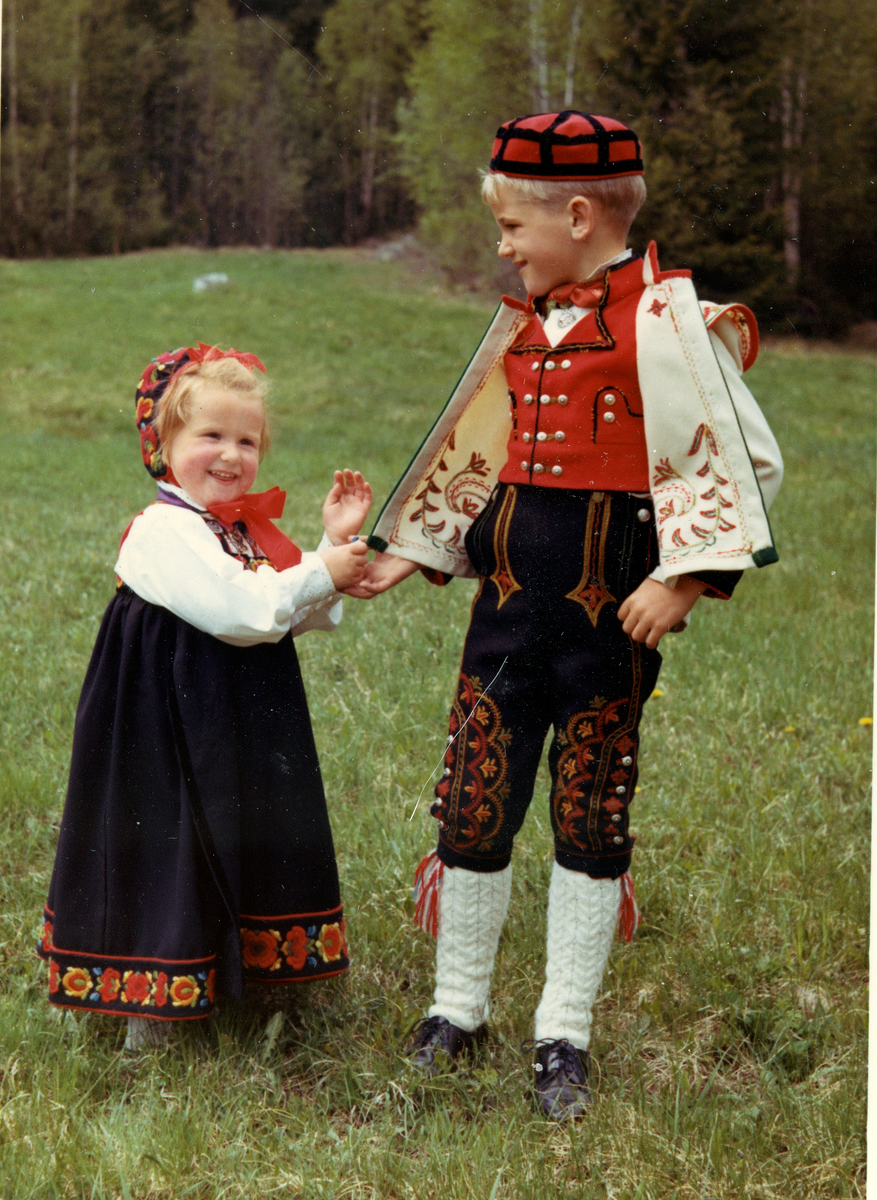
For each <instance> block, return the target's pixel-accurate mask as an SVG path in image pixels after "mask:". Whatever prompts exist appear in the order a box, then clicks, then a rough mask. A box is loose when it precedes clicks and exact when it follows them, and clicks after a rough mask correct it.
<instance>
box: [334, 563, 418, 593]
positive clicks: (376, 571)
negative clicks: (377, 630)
mask: <svg viewBox="0 0 877 1200" xmlns="http://www.w3.org/2000/svg"><path fill="white" fill-rule="evenodd" d="M419 569H420V568H419V567H418V565H417V563H414V562H409V561H408V559H407V558H399V557H398V555H396V554H386V553H384V554H376V555H375V557H374V558H373V559H372V561H371V562H370V563H368V564H367V566H366V568H365V571H364V572H363V576H362V579H361V580H360V581H359V583H358V584H357V585H356V587H352V588H348V589H347V595H348V596H355V597H356V598H357V600H371V598H372V597H373V596H379V595H380V594H381V592H386V591H387V590H388V589H389V588H391V587H393V586H394V585H395V584H397V583H401V582H402V580H403V579H407V578H408V576H409V575H413V574H414V572H415V571H417V570H419Z"/></svg>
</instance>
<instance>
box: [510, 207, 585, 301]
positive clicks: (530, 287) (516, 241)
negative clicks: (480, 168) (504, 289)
mask: <svg viewBox="0 0 877 1200" xmlns="http://www.w3.org/2000/svg"><path fill="white" fill-rule="evenodd" d="M490 207H491V209H492V210H493V215H494V216H495V217H496V223H497V225H499V228H500V232H501V233H502V241H501V242H500V243H499V256H500V258H507V259H509V261H510V262H513V263H514V265H515V266H516V267H517V268H518V274H519V275H520V276H521V278H522V279H523V281H524V286H525V287H526V289H527V291H528V293H529V294H530V295H531V296H544V295H546V293H547V292H550V291H551V289H552V288H555V287H558V286H559V285H560V284H562V283H573V282H575V281H576V280H578V279H579V278H580V274H579V272H580V264H581V257H582V247H581V242H580V241H578V240H576V239H575V238H574V237H573V233H572V230H573V220H572V216H571V214H570V211H569V208H568V207H564V208H555V207H553V206H552V205H549V204H544V203H542V202H540V201H538V200H536V201H533V200H522V199H519V198H518V197H516V196H515V195H514V193H513V192H511V191H510V190H509V189H507V188H503V187H502V186H500V188H499V189H498V198H497V199H496V200H495V201H491V204H490Z"/></svg>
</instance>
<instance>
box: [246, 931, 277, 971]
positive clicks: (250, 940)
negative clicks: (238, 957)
mask: <svg viewBox="0 0 877 1200" xmlns="http://www.w3.org/2000/svg"><path fill="white" fill-rule="evenodd" d="M241 934H242V938H243V956H244V963H245V964H246V966H248V967H260V968H261V969H262V970H263V971H269V970H272V969H274V966H275V963H277V961H278V960H277V943H278V942H279V941H280V939H279V938H278V937H277V936H276V935H275V934H273V933H269V932H268V931H267V930H265V929H263V930H262V932H261V933H256V931H255V930H254V929H243V930H241Z"/></svg>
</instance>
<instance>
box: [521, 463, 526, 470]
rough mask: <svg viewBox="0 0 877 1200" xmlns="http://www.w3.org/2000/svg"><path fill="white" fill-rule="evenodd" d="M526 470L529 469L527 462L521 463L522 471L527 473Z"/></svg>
mask: <svg viewBox="0 0 877 1200" xmlns="http://www.w3.org/2000/svg"><path fill="white" fill-rule="evenodd" d="M526 469H527V464H526V463H525V462H522V463H521V470H522V471H526Z"/></svg>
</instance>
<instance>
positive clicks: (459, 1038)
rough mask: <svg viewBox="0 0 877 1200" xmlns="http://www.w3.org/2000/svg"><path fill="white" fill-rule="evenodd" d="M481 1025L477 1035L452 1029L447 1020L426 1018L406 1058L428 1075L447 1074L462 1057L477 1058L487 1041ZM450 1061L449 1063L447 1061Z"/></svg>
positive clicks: (456, 1027)
mask: <svg viewBox="0 0 877 1200" xmlns="http://www.w3.org/2000/svg"><path fill="white" fill-rule="evenodd" d="M484 1029H485V1027H484V1026H483V1025H481V1026H480V1027H479V1028H478V1029H476V1030H475V1032H474V1033H469V1031H468V1030H467V1029H460V1027H459V1026H458V1025H452V1024H451V1022H450V1021H449V1020H447V1018H446V1017H424V1018H423V1020H421V1021H418V1022H417V1024H416V1025H415V1026H414V1028H413V1030H412V1031H411V1032H412V1034H413V1037H412V1038H411V1041H410V1042H409V1043H408V1046H407V1047H406V1050H405V1054H406V1055H407V1057H408V1058H409V1059H410V1060H411V1062H412V1064H413V1065H414V1066H415V1067H418V1068H419V1069H420V1070H421V1071H422V1072H423V1073H424V1074H425V1075H437V1074H438V1073H439V1071H444V1070H447V1069H448V1067H449V1066H450V1065H452V1064H453V1063H454V1062H455V1060H456V1059H458V1058H459V1057H460V1056H461V1055H462V1054H473V1053H474V1051H475V1048H476V1046H477V1045H478V1043H479V1042H481V1040H482V1039H483V1037H484ZM445 1058H447V1060H448V1061H447V1062H445V1061H443V1059H445Z"/></svg>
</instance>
